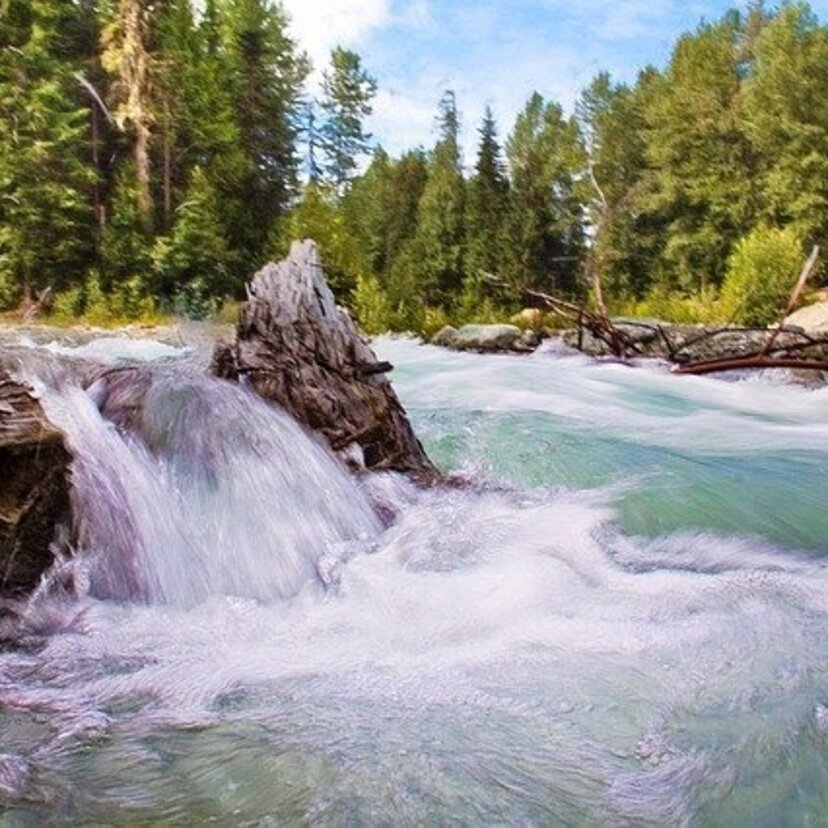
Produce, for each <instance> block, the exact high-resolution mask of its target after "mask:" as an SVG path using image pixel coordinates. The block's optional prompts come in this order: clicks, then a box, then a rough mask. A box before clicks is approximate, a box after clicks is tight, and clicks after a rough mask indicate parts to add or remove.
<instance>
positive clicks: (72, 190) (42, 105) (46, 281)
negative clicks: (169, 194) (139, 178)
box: [0, 0, 94, 303]
mask: <svg viewBox="0 0 828 828" xmlns="http://www.w3.org/2000/svg"><path fill="white" fill-rule="evenodd" d="M69 11H71V10H67V9H66V8H65V7H62V6H61V5H60V4H54V3H52V2H50V0H2V2H0V301H1V302H6V303H8V302H10V301H12V300H14V299H15V298H17V297H18V296H19V295H20V294H24V295H25V294H30V293H31V292H32V291H34V290H38V289H42V288H44V287H46V286H54V287H59V286H60V285H61V284H62V283H65V282H66V281H67V280H68V279H70V278H72V277H73V276H75V277H77V276H78V275H79V273H80V272H81V271H82V269H83V267H84V261H85V259H86V258H87V257H88V256H89V253H90V246H91V232H90V229H91V226H92V216H91V207H90V193H91V187H92V183H93V181H94V170H93V169H92V168H91V166H90V164H89V162H88V157H87V153H86V143H85V142H86V139H87V134H86V133H87V120H86V111H85V109H84V106H83V103H82V101H81V94H82V90H81V87H80V85H79V84H78V83H77V80H76V79H75V77H74V73H75V71H76V70H77V66H76V65H75V64H74V63H73V62H72V61H71V60H70V58H69V56H68V54H67V51H68V50H67V48H66V44H65V43H64V42H63V38H64V33H65V31H66V28H67V25H68V12H69Z"/></svg>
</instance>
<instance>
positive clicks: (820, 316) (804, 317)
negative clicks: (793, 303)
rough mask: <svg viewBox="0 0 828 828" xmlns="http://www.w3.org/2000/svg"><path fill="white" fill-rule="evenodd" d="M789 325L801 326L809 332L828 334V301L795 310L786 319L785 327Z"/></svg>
mask: <svg viewBox="0 0 828 828" xmlns="http://www.w3.org/2000/svg"><path fill="white" fill-rule="evenodd" d="M789 326H794V327H797V328H800V329H801V330H802V331H804V332H805V333H807V334H821V335H825V334H828V302H817V303H816V304H814V305H808V306H807V307H804V308H800V309H799V310H798V311H794V313H792V314H791V315H790V316H789V317H788V318H787V319H786V320H785V327H789Z"/></svg>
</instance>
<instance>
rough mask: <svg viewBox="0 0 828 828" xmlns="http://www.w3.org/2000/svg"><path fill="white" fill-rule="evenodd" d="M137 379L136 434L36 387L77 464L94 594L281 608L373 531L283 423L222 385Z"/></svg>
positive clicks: (369, 514) (319, 456) (319, 452)
mask: <svg viewBox="0 0 828 828" xmlns="http://www.w3.org/2000/svg"><path fill="white" fill-rule="evenodd" d="M141 370H142V376H141V382H142V385H141V406H140V408H141V411H140V416H138V417H136V418H135V422H134V423H133V426H134V429H135V431H134V433H125V432H124V430H122V429H118V428H116V427H115V426H114V425H113V424H112V423H111V422H109V421H108V420H106V419H105V418H104V417H103V416H102V414H101V413H100V411H99V410H98V406H97V405H96V401H95V399H94V398H95V396H96V393H95V391H96V389H94V388H93V389H92V390H91V391H90V392H89V393H87V392H84V391H83V390H82V389H81V388H79V387H77V386H68V387H62V388H60V389H59V390H55V389H53V388H42V389H41V395H42V403H43V405H44V408H45V410H46V411H47V413H48V415H49V417H50V419H52V420H53V422H55V423H56V424H57V425H59V426H60V427H61V428H63V429H64V431H65V432H66V434H67V435H68V439H69V442H70V446H71V449H72V451H73V454H74V455H75V457H76V461H75V463H74V467H73V500H74V504H73V505H74V511H75V514H76V517H77V520H78V526H77V529H78V535H79V546H80V550H79V552H80V554H79V556H78V562H79V573H80V575H79V577H80V578H81V580H85V581H86V589H87V590H88V592H89V593H90V594H91V595H93V596H95V597H99V598H111V599H116V600H121V601H125V600H143V601H146V602H149V603H164V604H171V605H174V606H184V607H186V606H192V605H195V604H198V603H200V602H202V601H204V600H205V599H207V598H209V597H210V596H215V595H231V596H239V597H247V598H256V599H259V600H262V601H268V600H274V599H280V598H287V597H290V596H292V595H295V594H296V593H297V592H298V591H299V590H301V589H302V588H303V586H305V585H306V584H307V583H309V582H312V581H314V580H315V579H317V578H318V572H317V563H318V561H319V559H320V558H321V557H322V556H323V555H325V554H326V553H330V552H331V550H333V551H335V547H336V546H337V545H339V544H342V543H344V542H348V541H361V540H366V539H368V538H370V537H373V536H374V535H375V534H376V533H377V531H378V529H379V523H378V520H377V518H376V516H375V515H374V513H373V511H372V509H371V507H370V506H369V504H368V502H367V499H366V497H365V496H364V494H363V493H362V492H360V491H359V489H358V488H357V487H356V485H355V484H354V483H353V482H352V480H351V479H350V477H349V476H348V475H347V474H346V473H345V472H344V471H343V470H342V469H341V468H340V467H339V465H338V464H337V463H336V461H335V460H334V459H333V458H332V457H331V456H330V454H329V453H328V451H327V449H326V448H324V447H322V446H321V445H320V444H319V443H317V442H316V441H315V440H314V439H313V438H312V437H310V436H309V435H308V434H306V433H305V432H304V431H303V430H302V429H301V428H300V427H299V426H298V425H297V424H296V423H295V422H294V421H293V420H292V419H291V418H290V417H289V416H288V415H287V414H285V413H284V412H282V411H279V410H277V409H275V408H273V407H271V406H269V405H267V404H265V403H263V402H262V401H261V400H259V399H258V398H256V397H255V396H253V395H252V394H250V393H248V392H246V391H245V390H244V389H243V388H239V387H237V386H234V385H232V384H230V383H225V382H223V381H219V380H214V379H211V378H208V377H201V376H190V375H187V374H185V373H182V372H180V371H174V370H171V369H164V368H160V367H159V368H151V369H149V368H148V369H141ZM147 371H149V372H150V375H149V379H148V378H147V373H146V372H147Z"/></svg>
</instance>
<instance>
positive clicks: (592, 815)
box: [0, 340, 828, 826]
mask: <svg viewBox="0 0 828 828" xmlns="http://www.w3.org/2000/svg"><path fill="white" fill-rule="evenodd" d="M95 347H96V348H98V350H99V351H100V349H101V346H100V345H96V346H95ZM377 347H378V351H379V353H380V355H381V357H382V358H387V359H389V360H390V361H392V362H393V363H394V364H395V365H396V366H397V369H396V371H395V373H394V375H393V377H394V380H395V385H396V388H397V390H398V392H399V393H400V395H401V397H402V400H403V402H404V404H405V405H406V406H407V408H408V410H409V413H410V414H411V416H412V420H413V422H414V425H415V428H416V430H417V431H418V433H419V434H420V436H421V437H422V438H423V440H424V443H425V444H426V447H427V449H428V450H429V452H430V453H431V455H432V456H433V457H434V458H435V460H436V461H437V462H438V463H439V464H440V466H441V467H442V468H444V469H446V470H453V471H457V472H460V473H462V474H464V475H467V476H468V477H469V478H470V479H471V481H472V485H470V486H468V487H465V488H453V489H450V490H445V491H444V490H439V489H432V490H427V491H421V490H417V489H415V488H414V487H412V486H411V485H410V484H408V483H406V482H405V481H402V480H400V479H398V478H395V477H394V476H391V475H386V476H381V477H377V478H368V479H365V480H364V481H362V482H361V483H360V484H359V487H357V485H356V484H355V483H354V482H353V481H352V480H351V479H349V478H348V477H347V476H346V475H345V474H344V473H343V472H341V471H340V470H339V468H337V466H336V465H335V464H334V462H333V461H332V460H331V459H330V458H329V457H328V455H327V453H326V452H325V451H324V450H323V449H322V448H321V447H320V446H319V445H318V444H316V443H315V442H314V441H313V440H312V439H311V438H309V437H308V436H307V435H305V434H304V433H303V432H302V431H301V430H300V429H299V428H298V427H296V426H295V425H294V424H293V423H292V422H291V421H289V420H288V418H287V417H286V416H285V415H284V414H282V413H281V412H278V411H275V410H273V409H270V408H267V407H266V406H264V405H263V404H261V403H259V402H258V401H256V400H255V399H253V398H252V397H251V396H249V395H247V394H246V393H245V392H244V391H243V390H239V389H235V388H232V387H231V386H228V385H224V384H220V383H216V382H214V381H211V380H206V379H200V378H197V377H194V376H191V375H190V374H189V373H188V372H186V371H183V370H179V369H177V368H176V367H175V366H168V367H164V368H159V369H158V371H157V378H156V380H154V382H153V384H152V386H151V388H150V391H149V392H148V395H147V396H148V399H147V401H146V402H147V410H148V411H150V412H151V416H149V418H148V420H147V422H146V423H144V425H143V429H142V435H141V436H142V438H143V439H142V441H141V442H139V441H138V440H136V439H132V438H129V437H124V435H122V434H121V433H119V432H118V431H116V430H115V429H114V427H113V426H111V425H110V424H108V423H106V422H105V421H103V420H102V419H101V417H100V414H99V413H98V409H97V407H96V406H95V405H94V401H93V399H92V398H93V397H94V389H93V392H92V394H91V395H87V394H84V393H83V392H81V391H79V390H78V389H74V388H71V387H63V388H61V389H59V390H54V389H48V388H44V389H43V394H44V404H45V405H46V407H47V409H48V410H49V413H50V415H51V416H52V417H53V418H54V419H55V420H58V421H59V422H61V424H62V425H63V426H64V427H65V428H66V430H67V432H68V433H69V434H70V435H71V438H72V441H73V445H74V447H75V449H76V451H78V452H79V454H80V456H81V458H82V459H81V461H80V462H79V464H78V468H77V469H76V480H77V486H76V493H75V502H76V506H77V508H78V510H79V512H80V514H81V516H82V537H83V540H84V545H85V547H86V548H87V553H86V555H85V556H84V561H85V563H84V567H83V568H82V571H81V572H80V573H76V574H75V577H76V578H79V579H81V580H84V579H85V582H86V583H87V593H88V594H87V597H85V598H83V599H81V600H79V601H74V602H73V601H70V600H69V599H68V598H66V597H65V596H63V597H61V596H60V595H44V596H41V598H40V599H39V600H37V601H35V602H34V604H33V605H32V607H31V609H30V618H29V623H30V626H31V629H32V630H33V631H34V634H33V635H32V636H30V637H29V639H27V641H28V643H29V644H32V642H34V644H37V646H29V647H27V648H25V649H18V650H15V651H9V652H6V653H0V824H6V823H8V824H11V825H18V824H20V825H27V824H39V823H40V822H41V821H43V820H44V819H47V820H50V821H58V822H78V823H79V822H84V823H87V822H94V823H135V822H142V823H153V822H159V821H170V822H179V823H190V822H196V821H205V820H212V821H216V822H218V823H220V824H234V825H243V824H282V823H297V824H301V823H308V822H313V823H322V824H343V823H349V824H363V823H370V824H392V823H393V824H400V823H402V824H411V823H417V824H423V823H427V824H443V823H456V824H481V823H498V824H504V823H508V824H515V823H518V824H544V825H548V824H568V825H574V824H577V825H591V824H595V825H604V824H616V825H626V824H635V825H648V824H652V825H663V824H702V825H745V824H752V825H768V826H779V825H805V824H810V825H817V824H824V821H825V818H826V814H828V569H826V566H825V556H826V555H828V510H827V509H826V508H825V500H824V498H825V494H826V492H828V485H826V484H828V391H826V390H816V391H813V390H806V389H802V388H797V387H793V386H782V385H780V384H775V383H774V381H773V380H772V379H769V378H766V377H763V378H758V379H756V378H753V379H747V380H744V381H736V382H726V381H722V380H717V379H709V378H704V379H702V378H692V377H675V376H671V375H669V374H668V373H666V372H665V371H663V370H662V369H659V368H656V367H652V366H651V367H646V368H640V369H630V368H625V367H622V366H618V365H611V364H601V365H598V364H594V363H591V362H589V361H588V360H586V359H584V358H581V357H576V356H570V355H566V354H560V353H555V352H553V351H542V352H540V353H538V354H536V355H534V356H532V357H527V358H514V357H506V356H487V357H484V356H476V355H461V354H450V353H447V352H444V351H438V350H436V349H434V348H430V347H421V346H417V345H416V344H414V343H412V342H408V341H391V340H385V341H381V342H379V343H378V346H377ZM105 350H106V349H105V348H104V350H103V351H102V352H105ZM132 356H136V354H134V353H133V354H132ZM152 356H161V354H152ZM146 445H148V446H150V447H151V449H152V451H151V452H150V451H149V450H148V449H147V448H146V447H145V446H146ZM378 504H380V505H381V506H382V509H381V510H380V511H381V512H382V513H383V515H387V514H389V513H392V512H393V513H395V514H396V519H395V521H394V522H393V524H392V525H391V526H389V527H385V528H384V527H383V525H382V524H381V523H380V522H379V521H378V519H377V518H376V517H375V516H374V510H373V509H372V506H373V507H376V506H377V505H378ZM116 599H120V600H116ZM125 599H128V600H125ZM55 604H57V605H58V607H57V608H55V606H54V605H55ZM55 614H59V615H60V617H61V619H62V620H63V624H64V627H63V628H62V629H60V630H59V631H58V632H53V633H51V634H48V633H47V632H45V631H44V630H45V629H46V628H47V627H48V626H49V623H48V622H49V621H50V619H52V621H53V616H54V615H55ZM3 809H5V810H3Z"/></svg>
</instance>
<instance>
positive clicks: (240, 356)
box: [213, 241, 437, 480]
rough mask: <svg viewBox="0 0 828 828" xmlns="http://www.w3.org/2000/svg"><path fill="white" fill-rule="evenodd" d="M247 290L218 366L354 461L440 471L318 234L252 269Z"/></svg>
mask: <svg viewBox="0 0 828 828" xmlns="http://www.w3.org/2000/svg"><path fill="white" fill-rule="evenodd" d="M248 297H249V298H248V301H247V303H246V304H245V305H244V307H243V309H242V311H241V316H240V319H239V323H238V326H237V330H236V341H235V343H234V344H233V345H219V346H218V347H217V348H216V351H215V354H214V358H213V372H214V373H215V374H216V375H217V376H220V377H224V378H228V379H238V378H240V377H247V379H248V381H249V382H250V384H251V385H252V387H253V388H254V389H255V390H256V392H257V393H258V394H259V395H260V396H262V397H263V398H265V399H267V400H270V401H272V402H275V403H278V404H279V405H280V406H282V407H283V408H284V409H285V410H286V411H288V412H289V413H290V414H292V415H293V416H294V417H295V418H296V419H297V420H298V421H299V422H301V423H303V424H305V425H307V426H308V427H309V428H311V429H312V430H313V431H315V432H317V433H319V434H320V435H322V436H323V437H324V438H325V440H327V442H328V444H329V445H330V446H331V448H332V449H333V450H334V451H336V452H338V453H339V454H340V456H342V457H343V458H345V459H347V461H348V462H349V463H351V464H353V463H355V462H356V463H357V464H358V465H363V466H364V467H365V468H368V469H375V470H380V469H393V470H395V471H401V472H405V473H407V474H411V475H413V476H415V477H417V478H420V479H423V480H429V479H433V478H434V477H435V476H436V475H437V471H436V469H435V468H434V466H433V465H432V463H431V461H430V460H429V459H428V457H427V456H426V454H425V451H424V450H423V447H422V446H421V445H420V443H419V441H418V440H417V438H416V437H415V436H414V432H413V431H412V429H411V425H410V424H409V422H408V418H407V417H406V414H405V411H404V409H403V407H402V405H401V404H400V402H399V400H398V399H397V395H396V394H395V393H394V390H393V388H392V387H391V383H390V382H389V381H388V379H387V378H386V376H385V373H386V372H387V371H389V370H390V369H391V366H390V365H388V364H387V363H383V362H380V361H378V360H377V357H376V355H375V354H374V352H373V351H372V350H371V348H370V347H369V345H368V343H367V341H366V340H365V339H364V338H363V336H362V335H361V334H360V332H359V330H358V328H357V326H356V325H355V324H354V322H353V320H352V319H351V318H350V317H349V316H348V315H347V314H346V313H345V312H344V311H343V310H341V309H340V308H338V307H337V306H336V303H335V301H334V297H333V294H332V293H331V291H330V289H329V288H328V286H327V284H326V282H325V277H324V273H323V270H322V263H321V260H320V256H319V251H318V249H317V247H316V245H315V244H314V242H312V241H304V242H294V244H293V245H292V247H291V250H290V254H289V256H288V258H287V259H285V260H284V261H282V262H280V263H279V264H269V265H267V266H266V267H265V268H264V269H263V270H261V271H260V272H259V273H257V274H256V276H255V277H254V279H253V281H252V283H251V285H250V286H249V289H248Z"/></svg>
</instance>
